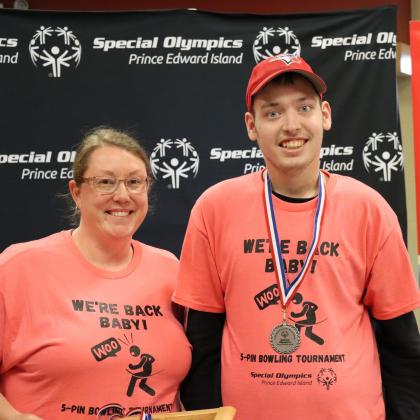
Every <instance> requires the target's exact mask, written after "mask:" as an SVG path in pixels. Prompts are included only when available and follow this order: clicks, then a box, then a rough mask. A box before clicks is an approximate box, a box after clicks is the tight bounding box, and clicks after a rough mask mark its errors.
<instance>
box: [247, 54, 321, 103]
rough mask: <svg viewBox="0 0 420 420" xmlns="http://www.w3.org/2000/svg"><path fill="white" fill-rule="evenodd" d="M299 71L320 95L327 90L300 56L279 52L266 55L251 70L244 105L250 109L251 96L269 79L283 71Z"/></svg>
mask: <svg viewBox="0 0 420 420" xmlns="http://www.w3.org/2000/svg"><path fill="white" fill-rule="evenodd" d="M288 72H293V73H299V74H301V75H302V76H304V77H306V78H307V79H308V80H309V81H310V82H311V83H312V84H313V85H314V87H315V89H316V90H317V92H318V93H319V95H320V96H321V97H322V94H324V93H325V92H326V91H327V85H326V84H325V82H324V81H323V80H322V79H321V78H320V77H319V76H318V75H317V74H315V73H314V71H313V70H312V68H311V66H310V65H309V64H308V63H307V62H306V61H305V60H304V59H303V58H302V57H300V56H296V55H290V54H279V55H275V56H274V57H268V58H266V59H265V60H263V61H261V62H260V63H258V64H257V65H256V66H255V67H254V69H253V70H252V73H251V77H250V78H249V82H248V87H247V89H246V106H247V107H248V111H251V109H252V97H253V96H254V95H255V94H256V93H258V92H259V91H260V90H261V89H262V88H263V87H264V86H265V85H266V84H267V83H268V82H269V81H270V80H272V79H274V78H275V77H276V76H278V75H279V74H283V73H288Z"/></svg>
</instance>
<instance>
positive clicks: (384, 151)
mask: <svg viewBox="0 0 420 420" xmlns="http://www.w3.org/2000/svg"><path fill="white" fill-rule="evenodd" d="M363 164H364V165H365V168H366V170H367V171H368V172H370V170H371V169H373V170H374V171H375V172H379V174H380V175H381V180H383V181H385V182H390V181H391V176H392V172H398V171H402V169H403V164H404V159H403V152H402V146H401V143H400V141H399V139H398V135H397V133H395V132H394V133H386V134H383V133H372V135H371V136H370V137H369V140H368V141H367V142H366V144H365V147H364V148H363Z"/></svg>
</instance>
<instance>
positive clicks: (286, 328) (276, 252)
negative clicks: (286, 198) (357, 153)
mask: <svg viewBox="0 0 420 420" xmlns="http://www.w3.org/2000/svg"><path fill="white" fill-rule="evenodd" d="M264 203H265V209H266V215H267V221H268V231H269V235H270V240H271V245H272V254H273V261H274V267H275V273H276V280H277V282H278V286H279V292H280V293H279V297H280V301H281V303H282V308H283V322H282V323H281V324H279V325H276V326H275V327H274V328H273V330H272V331H271V334H270V338H269V341H270V344H271V347H272V348H273V350H275V351H276V352H278V353H292V352H294V351H295V350H297V349H298V348H299V346H300V341H301V340H300V332H299V330H298V329H297V328H296V327H295V326H294V325H293V324H290V323H288V322H287V320H286V306H287V304H288V303H289V302H290V300H291V299H292V297H293V295H294V294H295V292H296V290H297V288H298V287H299V286H300V285H301V283H302V281H303V278H304V276H305V274H306V272H307V270H308V267H309V263H310V262H311V259H312V257H313V255H314V253H315V250H316V245H317V243H318V240H319V236H320V230H321V220H322V214H323V211H324V203H325V187H324V183H323V182H322V174H321V173H320V174H319V177H318V205H317V208H316V211H315V220H314V231H313V237H312V241H311V245H310V247H309V251H308V254H307V256H306V258H305V261H304V263H303V266H302V269H301V270H300V272H299V273H298V274H297V276H296V277H295V278H294V279H293V280H292V281H291V282H290V283H288V281H287V279H286V270H285V268H284V263H283V257H282V253H281V247H280V238H279V232H278V229H277V224H276V218H275V214H274V205H273V200H272V190H271V182H270V178H269V176H268V171H267V170H265V172H264Z"/></svg>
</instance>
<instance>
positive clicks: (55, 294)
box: [0, 231, 191, 420]
mask: <svg viewBox="0 0 420 420" xmlns="http://www.w3.org/2000/svg"><path fill="white" fill-rule="evenodd" d="M132 245H133V249H134V256H133V260H132V261H131V263H130V265H129V266H128V267H127V268H126V269H125V270H123V271H119V272H108V271H105V270H101V269H98V268H96V267H94V266H92V265H91V264H89V263H88V262H87V260H85V259H84V258H83V256H82V255H81V254H80V252H79V250H78V249H77V248H76V246H75V245H74V243H73V240H72V238H71V233H70V231H65V232H60V233H57V234H54V235H51V236H49V237H46V238H43V239H40V240H37V241H32V242H28V243H24V244H17V245H14V246H11V247H9V248H8V249H7V250H5V251H4V252H3V253H2V254H1V255H0V326H1V328H0V392H1V393H2V394H3V395H4V396H5V397H6V399H7V400H8V401H9V402H10V403H11V404H12V405H13V406H14V407H15V408H16V409H18V410H19V411H21V412H27V413H34V414H36V415H38V416H40V417H42V418H43V419H45V420H48V419H61V418H62V419H67V418H68V419H73V418H74V419H82V418H92V419H95V418H96V415H97V412H98V409H99V408H102V407H104V406H107V405H109V406H110V407H109V408H108V410H105V412H106V413H107V416H105V417H104V418H109V417H110V414H112V413H118V414H127V413H129V412H130V410H133V409H137V411H145V412H150V413H153V412H165V411H175V410H178V409H179V404H178V399H177V392H178V386H179V384H180V382H181V381H182V379H183V378H184V377H185V375H186V374H187V372H188V369H189V367H190V362H191V347H190V344H189V343H188V341H187V339H186V337H185V335H184V333H183V327H182V325H181V324H180V323H179V322H178V321H177V319H176V318H175V316H174V315H173V311H172V307H171V305H172V304H171V295H172V293H173V290H174V286H175V281H176V275H177V272H178V261H177V259H176V257H175V256H174V255H172V254H170V253H169V252H167V251H163V250H160V249H157V248H153V247H151V246H147V245H145V244H142V243H140V242H137V241H133V242H132Z"/></svg>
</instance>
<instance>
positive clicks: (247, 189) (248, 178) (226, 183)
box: [199, 171, 262, 201]
mask: <svg viewBox="0 0 420 420" xmlns="http://www.w3.org/2000/svg"><path fill="white" fill-rule="evenodd" d="M261 180H262V172H261V171H259V172H253V173H250V174H246V175H240V176H237V177H234V178H229V179H225V180H223V181H220V182H218V183H217V184H214V185H212V186H211V187H209V188H208V189H207V190H205V191H204V192H203V194H202V195H201V196H200V199H199V200H204V201H209V200H226V199H228V198H230V197H236V199H238V198H239V197H242V196H247V195H249V194H254V193H255V191H256V190H257V189H258V188H259V186H260V185H261V186H262V181H261Z"/></svg>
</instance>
